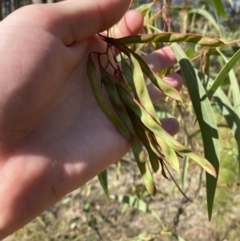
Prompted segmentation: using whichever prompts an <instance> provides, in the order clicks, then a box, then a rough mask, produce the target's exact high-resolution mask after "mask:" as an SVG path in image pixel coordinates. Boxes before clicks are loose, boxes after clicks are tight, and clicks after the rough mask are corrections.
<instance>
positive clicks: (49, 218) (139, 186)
mask: <svg viewBox="0 0 240 241" xmlns="http://www.w3.org/2000/svg"><path fill="white" fill-rule="evenodd" d="M33 2H34V3H39V2H41V1H33ZM43 2H44V1H43ZM31 3H32V2H30V1H28V0H11V1H7V0H1V11H0V14H1V15H0V17H1V19H3V18H4V17H6V16H7V15H8V14H9V13H10V12H12V11H14V10H15V9H17V8H19V7H21V6H23V5H26V4H31ZM170 3H171V4H170ZM144 4H145V5H144ZM146 4H148V5H146ZM133 8H138V9H139V10H140V11H142V13H143V15H144V17H145V28H144V30H143V31H144V32H145V33H156V32H158V31H162V30H164V31H173V32H181V33H199V34H203V35H208V36H214V37H218V38H221V39H223V40H224V41H227V42H229V41H232V40H238V39H240V28H239V27H240V1H239V0H235V1H234V0H222V1H220V0H217V1H214V0H205V1H202V0H198V1H197V0H195V1H191V0H189V1H187V0H173V1H169V0H162V1H157V2H155V3H154V4H152V1H145V0H141V1H140V0H138V1H133ZM179 45H180V46H181V48H182V49H183V50H184V53H185V54H186V55H187V57H188V58H189V59H190V61H191V64H192V66H193V67H194V69H195V71H196V73H198V74H197V75H198V77H199V79H200V80H201V81H202V84H203V86H204V89H205V90H206V91H208V90H209V89H210V88H211V86H213V84H212V81H213V80H215V83H218V85H217V86H216V85H215V87H216V88H215V89H216V91H215V93H214V95H213V98H210V100H211V107H212V111H213V113H214V118H215V120H216V123H217V127H218V135H219V143H220V169H219V177H218V182H217V190H216V196H215V202H214V211H213V217H212V221H211V223H209V222H208V218H207V208H206V194H205V191H206V185H207V184H206V178H205V173H204V172H203V170H202V169H201V168H200V167H199V166H197V165H196V164H194V163H192V162H191V161H190V160H188V159H187V158H185V159H183V160H181V172H180V174H178V173H173V175H174V178H175V179H176V181H177V183H178V185H179V186H180V187H181V188H182V190H183V191H184V192H185V193H186V195H187V196H188V197H189V198H190V199H191V200H192V202H190V201H189V200H188V199H186V198H185V197H184V196H182V194H181V193H180V192H179V191H178V189H177V188H176V186H175V185H174V184H173V183H172V182H169V181H168V180H164V179H162V178H161V179H157V188H158V194H157V196H156V197H154V198H153V197H151V196H149V195H148V194H147V193H146V191H145V189H144V186H143V183H142V180H141V176H140V174H139V171H138V170H137V167H136V164H135V161H134V160H133V156H132V153H131V152H129V153H128V154H127V155H126V156H125V157H124V158H123V159H122V160H121V162H118V163H117V164H116V165H113V166H111V167H110V168H109V169H108V191H109V193H110V198H107V197H106V196H105V195H104V192H103V190H102V189H101V186H100V184H99V182H98V180H97V179H93V180H91V181H90V182H89V183H87V184H86V185H85V186H84V187H81V188H79V189H78V190H76V191H74V192H73V193H71V194H69V195H67V196H66V197H65V198H64V199H63V200H61V201H60V202H59V203H57V204H56V205H54V206H53V207H51V208H50V209H49V210H47V211H46V212H45V213H43V214H42V215H41V216H39V217H38V218H37V219H36V220H34V221H33V222H31V223H30V224H28V225H27V226H26V227H25V228H23V229H21V230H19V231H18V232H16V233H15V234H13V235H12V236H11V237H9V238H8V240H24V241H25V240H163V241H165V240H166V241H168V240H186V241H190V240H193V239H196V240H200V241H201V240H209V241H211V240H213V241H216V240H219V241H220V240H221V241H224V240H231V241H232V240H233V241H234V240H239V235H240V227H239V223H240V222H239V215H238V213H239V208H240V195H239V186H240V182H239V170H240V168H239V161H240V158H239V150H240V100H239V98H240V92H239V83H240V68H239V67H240V66H239V61H238V60H239V58H240V57H239V54H238V51H239V47H240V44H239V42H238V41H236V42H235V43H232V44H229V45H227V46H225V47H223V48H219V49H215V48H206V47H203V48H202V47H199V46H195V45H193V44H189V43H180V44H179ZM162 46H163V44H162V43H154V44H148V45H146V44H143V45H132V46H131V48H132V49H133V50H135V51H136V52H137V53H139V54H146V53H148V52H149V51H152V50H154V49H157V48H159V47H162ZM234 54H235V57H232V56H234ZM230 59H231V61H232V62H231V61H230V62H229V60H230ZM226 63H227V65H226ZM172 71H179V66H178V65H176V66H175V67H174V69H173V68H171V69H166V70H164V72H162V73H160V74H167V73H169V72H172ZM216 80H217V81H216ZM190 81H191V80H190ZM210 94H211V92H210ZM212 94H213V93H212ZM181 96H182V98H183V100H184V101H183V103H180V102H178V101H173V100H171V99H166V100H165V101H162V102H159V103H158V104H156V106H155V107H156V109H157V110H158V115H159V117H160V118H164V117H168V116H175V117H177V119H178V121H179V122H180V124H181V131H180V133H179V134H178V135H177V137H176V138H177V139H178V140H179V141H180V142H181V143H185V144H186V145H188V146H190V147H191V148H193V149H194V150H196V151H198V152H200V153H204V149H203V146H204V143H203V140H202V137H203V136H202V135H201V132H200V129H199V124H198V123H197V122H196V115H195V111H194V109H193V105H192V103H191V100H190V95H189V91H188V90H187V87H186V86H185V87H183V90H182V91H181Z"/></svg>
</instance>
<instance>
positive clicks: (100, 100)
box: [87, 55, 130, 140]
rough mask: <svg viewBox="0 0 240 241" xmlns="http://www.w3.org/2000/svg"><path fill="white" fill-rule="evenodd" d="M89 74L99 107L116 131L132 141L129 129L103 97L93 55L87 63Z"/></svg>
mask: <svg viewBox="0 0 240 241" xmlns="http://www.w3.org/2000/svg"><path fill="white" fill-rule="evenodd" d="M87 74H88V79H89V81H90V84H91V87H92V91H93V94H94V96H95V99H96V100H97V102H98V105H99V107H100V108H101V109H102V111H103V112H104V114H105V115H106V116H107V117H108V118H109V119H110V120H111V121H112V123H113V124H114V126H115V127H116V129H117V130H118V131H119V132H120V134H121V135H122V136H124V137H125V138H126V139H128V140H130V134H129V132H128V129H127V127H126V126H125V125H124V124H123V122H122V121H121V120H120V119H119V118H118V117H117V116H116V115H115V114H114V113H113V112H112V111H111V108H110V107H109V104H108V102H107V101H106V99H105V98H104V96H103V93H102V90H101V86H100V83H99V82H98V80H97V79H98V78H97V74H96V69H95V65H94V62H93V60H92V58H91V55H89V56H88V62H87Z"/></svg>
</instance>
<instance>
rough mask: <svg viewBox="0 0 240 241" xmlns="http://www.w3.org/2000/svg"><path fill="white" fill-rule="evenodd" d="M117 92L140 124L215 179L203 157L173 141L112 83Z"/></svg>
mask: <svg viewBox="0 0 240 241" xmlns="http://www.w3.org/2000/svg"><path fill="white" fill-rule="evenodd" d="M114 85H115V86H116V88H117V91H118V93H119V95H120V97H121V99H122V100H123V102H124V103H125V104H126V105H128V106H129V107H130V108H131V109H132V110H133V111H134V112H135V113H136V114H137V115H138V117H139V118H140V119H141V121H142V123H143V124H144V125H145V126H146V127H147V128H148V129H149V130H151V131H152V132H153V133H155V134H156V135H158V136H159V137H160V138H162V139H163V140H164V141H165V143H166V144H167V145H168V146H169V147H170V148H172V149H173V150H174V151H176V152H179V153H182V154H183V155H185V156H188V157H190V158H191V159H193V160H194V161H195V162H197V163H198V164H199V165H200V166H201V167H203V169H204V170H205V171H207V172H208V173H209V174H211V175H212V176H214V177H216V171H215V169H214V168H213V166H212V164H211V163H209V161H208V160H206V159H205V158H204V157H202V156H200V155H198V154H196V153H194V152H193V151H192V150H190V149H189V148H187V147H185V146H183V145H182V144H180V143H179V142H178V141H177V140H175V139H174V138H173V137H172V136H171V135H170V134H168V133H167V132H166V131H165V130H164V129H163V128H162V127H161V126H159V125H158V123H157V122H156V121H155V120H154V119H153V118H152V117H151V115H149V113H148V112H147V111H146V110H145V109H144V108H143V107H142V106H141V105H140V104H139V103H138V102H137V101H136V100H135V99H134V98H132V96H131V95H130V94H129V93H128V92H127V91H126V90H125V88H124V87H123V86H122V85H121V84H119V83H118V82H114Z"/></svg>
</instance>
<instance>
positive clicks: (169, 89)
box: [116, 45, 182, 101]
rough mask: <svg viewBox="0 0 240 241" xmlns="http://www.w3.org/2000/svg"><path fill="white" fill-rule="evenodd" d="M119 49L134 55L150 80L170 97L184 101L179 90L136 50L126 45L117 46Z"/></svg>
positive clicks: (128, 54)
mask: <svg viewBox="0 0 240 241" xmlns="http://www.w3.org/2000/svg"><path fill="white" fill-rule="evenodd" d="M116 47H117V48H118V49H119V50H121V51H122V52H123V53H124V54H126V55H127V56H130V55H132V56H133V57H134V58H135V59H136V60H137V62H138V63H139V65H140V67H141V69H142V72H143V73H144V74H145V75H146V76H147V77H148V78H149V80H150V81H151V82H152V83H153V84H154V85H155V86H156V87H158V88H159V89H160V90H161V91H162V92H163V93H164V94H165V95H166V96H169V97H170V98H172V99H174V100H178V101H182V99H181V97H180V95H179V93H178V91H177V90H176V89H174V88H173V87H172V86H170V85H169V84H167V83H166V82H165V81H164V80H163V79H161V78H160V77H159V76H158V75H157V74H155V73H154V72H153V71H152V70H151V69H150V68H149V66H148V65H147V64H146V63H145V61H144V60H143V59H142V58H141V57H140V56H139V55H137V54H136V53H135V52H133V51H132V50H131V49H129V48H128V47H126V46H124V45H118V46H116Z"/></svg>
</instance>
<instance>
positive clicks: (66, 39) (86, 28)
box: [6, 0, 131, 46]
mask: <svg viewBox="0 0 240 241" xmlns="http://www.w3.org/2000/svg"><path fill="white" fill-rule="evenodd" d="M130 3H131V0H97V1H91V0H68V1H63V2H59V3H54V4H34V5H29V6H27V7H24V8H21V9H19V10H18V11H16V12H15V15H14V14H13V15H12V18H14V16H15V19H16V20H18V23H19V17H21V20H22V21H23V23H26V21H27V23H28V24H29V22H30V24H31V26H34V27H40V28H41V29H44V30H46V31H48V32H50V33H52V34H54V35H55V36H57V37H59V38H60V39H61V40H62V41H63V43H64V44H65V45H67V46H69V45H71V44H73V43H74V42H79V41H81V40H83V39H85V38H88V37H90V36H92V35H94V34H95V33H98V32H101V31H104V30H106V29H108V28H110V27H111V26H113V25H114V24H115V23H117V22H118V21H119V20H120V19H121V18H122V16H123V15H124V13H125V12H126V11H127V9H128V7H129V5H130ZM19 14H20V16H19ZM7 19H8V20H10V19H11V17H10V18H7ZM7 19H6V20H7Z"/></svg>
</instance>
